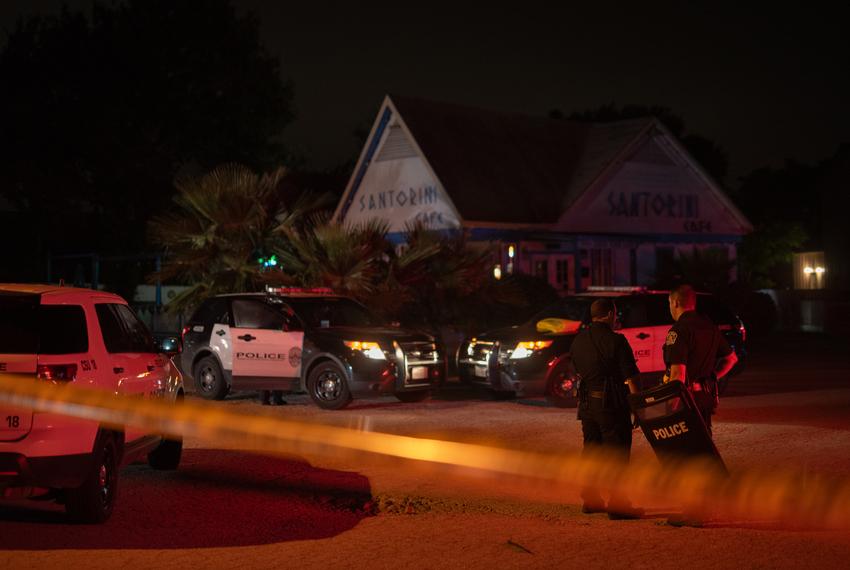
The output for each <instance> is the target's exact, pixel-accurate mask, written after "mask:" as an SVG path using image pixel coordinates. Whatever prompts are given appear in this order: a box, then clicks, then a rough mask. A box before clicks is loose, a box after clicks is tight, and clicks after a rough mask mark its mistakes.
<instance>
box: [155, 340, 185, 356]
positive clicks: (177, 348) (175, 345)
mask: <svg viewBox="0 0 850 570" xmlns="http://www.w3.org/2000/svg"><path fill="white" fill-rule="evenodd" d="M182 350H183V346H182V344H181V343H180V339H179V338H177V337H176V336H167V337H165V338H164V339H162V340H160V341H159V352H162V353H164V354H167V355H168V356H174V355H175V354H180V352H181V351H182Z"/></svg>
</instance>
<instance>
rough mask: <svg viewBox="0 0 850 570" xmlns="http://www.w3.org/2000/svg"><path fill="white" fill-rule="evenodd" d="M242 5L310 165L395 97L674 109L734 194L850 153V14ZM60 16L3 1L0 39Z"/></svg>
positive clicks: (717, 8)
mask: <svg viewBox="0 0 850 570" xmlns="http://www.w3.org/2000/svg"><path fill="white" fill-rule="evenodd" d="M66 3H67V4H68V5H69V6H71V7H80V6H81V7H88V6H89V5H90V1H89V0H81V1H68V2H66ZM235 4H236V5H237V6H239V7H241V8H244V9H249V10H252V11H254V12H255V13H256V14H257V15H258V17H259V19H260V22H261V33H262V35H263V38H264V41H265V44H266V46H267V47H268V49H269V50H270V51H271V52H272V53H274V54H277V55H278V56H279V57H280V59H281V62H282V71H283V73H284V75H285V76H287V77H290V78H291V79H293V80H294V82H295V105H296V113H297V119H296V121H295V122H294V123H293V124H292V125H291V126H290V127H289V128H288V129H287V132H286V133H285V139H286V140H287V141H288V142H289V144H290V145H291V146H292V147H293V148H295V149H296V150H297V151H298V152H300V153H301V154H303V155H305V156H307V157H308V158H310V159H311V164H312V166H315V167H329V166H332V165H334V164H336V163H339V162H342V161H344V160H346V159H349V158H351V157H352V156H353V155H354V154H356V153H357V152H358V151H359V148H358V145H357V141H356V138H355V137H354V136H353V131H354V130H355V128H357V127H358V126H362V127H368V126H370V125H371V122H372V120H373V119H374V116H375V114H376V113H377V110H378V106H379V105H380V102H381V100H382V98H383V95H384V94H385V93H387V92H397V93H402V94H407V95H416V96H420V97H425V98H431V99H437V100H443V101H449V102H456V103H463V104H469V105H475V106H480V107H487V108H493V109H501V110H507V111H518V112H523V113H528V114H534V115H545V114H547V113H548V111H550V110H551V109H555V108H558V109H560V110H562V111H564V112H566V113H569V112H571V111H578V110H583V109H586V108H589V107H596V106H598V105H600V104H603V103H608V102H615V103H618V104H623V103H637V104H646V105H663V106H668V107H670V108H671V109H672V110H673V111H674V112H676V113H678V114H680V115H681V116H682V117H683V118H684V119H685V121H686V124H687V127H688V131H690V132H695V133H699V134H702V135H704V136H707V137H709V138H712V139H714V140H716V141H717V142H718V143H719V144H720V145H721V146H722V147H724V148H725V149H726V150H727V151H728V152H729V154H730V170H731V176H730V177H729V179H728V181H729V182H731V183H733V184H734V181H735V179H736V178H737V176H740V175H742V174H745V173H746V172H748V171H750V170H752V169H754V168H756V167H759V166H764V165H767V164H774V165H776V164H781V162H782V160H783V159H784V158H788V157H790V158H796V159H799V160H803V161H817V160H820V159H823V158H827V157H829V156H831V155H832V154H833V153H834V152H835V150H836V149H837V147H838V145H839V144H840V143H842V142H850V112H848V110H847V104H848V101H850V71H848V70H850V33H848V32H847V21H848V20H847V13H846V12H847V10H846V9H842V8H839V7H834V6H833V5H832V3H830V4H827V3H822V4H821V5H820V6H819V4H820V3H818V2H808V3H800V4H792V5H791V7H789V8H778V7H775V6H770V5H769V4H767V3H764V4H762V7H755V6H752V7H750V6H747V7H741V6H740V4H744V3H740V2H739V3H736V4H738V5H734V6H733V5H732V4H729V5H726V4H724V3H722V2H711V3H706V4H702V3H684V2H641V3H637V2H629V3H623V5H622V6H621V5H619V4H616V3H604V2H583V3H576V2H570V3H560V5H559V6H558V7H554V8H553V7H547V6H546V5H545V4H537V3H534V2H523V3H518V4H516V6H517V7H516V8H514V9H513V10H503V9H495V8H493V7H492V6H493V4H492V3H488V4H483V3H482V4H480V5H477V4H476V5H472V4H471V3H466V2H458V1H455V2H453V3H448V4H443V3H438V2H420V3H402V2H392V3H381V2H339V3H335V2H321V1H311V2H299V3H295V2H276V1H275V2H272V1H261V0H244V1H236V2H235ZM746 4H749V3H746ZM783 4H784V3H783ZM60 5H61V2H60V1H59V0H29V1H24V0H12V1H10V0H4V1H3V2H2V3H0V26H2V28H3V29H7V30H9V29H11V28H12V27H13V25H14V22H15V20H16V18H17V17H18V16H19V15H20V14H32V13H35V12H42V13H44V12H45V11H51V10H53V11H55V10H56V9H58V6H60ZM768 6H770V7H768ZM803 10H805V11H803ZM839 10H840V12H839Z"/></svg>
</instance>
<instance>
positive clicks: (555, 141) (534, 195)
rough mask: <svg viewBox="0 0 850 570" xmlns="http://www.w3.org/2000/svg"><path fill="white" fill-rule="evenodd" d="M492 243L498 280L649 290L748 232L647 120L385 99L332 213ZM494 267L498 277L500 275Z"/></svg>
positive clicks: (395, 228)
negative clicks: (685, 258) (677, 261)
mask: <svg viewBox="0 0 850 570" xmlns="http://www.w3.org/2000/svg"><path fill="white" fill-rule="evenodd" d="M334 217H335V219H336V220H340V221H345V222H348V223H358V222H362V221H366V220H368V219H372V218H380V219H383V220H385V221H386V222H387V223H388V224H389V228H390V237H391V239H397V240H400V239H401V236H402V235H403V232H404V231H405V228H406V227H408V226H410V225H411V224H413V223H416V222H422V223H425V224H426V225H428V226H429V227H431V228H433V229H435V230H444V231H458V230H467V231H468V232H469V234H470V237H471V239H472V240H473V241H486V242H495V243H496V244H497V245H498V251H499V252H500V253H499V259H496V260H494V266H495V267H498V269H499V270H500V272H501V273H506V272H507V273H510V272H513V271H522V272H524V273H531V274H534V275H537V276H540V277H543V278H545V279H547V280H548V281H549V282H550V283H551V284H552V285H553V286H554V287H556V288H557V289H558V290H561V291H577V290H583V289H586V288H587V287H588V286H590V285H641V284H651V283H652V282H653V281H654V279H655V276H656V274H657V272H658V271H660V270H662V269H663V266H664V264H669V263H672V261H673V259H674V258H675V257H676V256H677V255H679V254H681V253H682V252H691V251H693V249H694V248H695V247H697V248H711V249H713V250H716V251H719V252H722V253H723V254H724V255H726V256H727V258H728V259H730V260H733V259H734V258H735V257H736V249H737V247H736V246H737V243H738V242H739V241H740V239H741V237H742V236H743V235H745V234H746V233H748V232H749V231H751V229H752V227H751V225H750V223H749V221H748V220H747V219H746V217H745V216H744V215H743V214H742V213H741V212H740V211H739V210H738V209H737V208H736V207H735V205H734V204H732V202H731V201H730V200H729V199H728V198H727V196H726V195H725V193H724V192H723V190H722V189H721V188H720V187H719V186H718V184H717V183H716V182H715V181H713V180H712V179H711V177H710V176H709V175H707V174H706V172H705V171H704V170H703V169H702V167H700V165H699V164H697V162H696V161H695V160H694V159H693V157H691V156H690V155H689V153H688V152H687V151H686V150H685V149H684V148H683V147H682V145H681V144H680V143H679V142H678V141H677V140H676V138H675V137H674V136H673V135H672V134H671V133H670V132H669V131H668V130H667V129H666V128H665V127H664V125H662V124H661V123H660V122H659V121H657V120H656V119H654V118H646V119H632V120H626V121H618V122H610V123H585V122H576V121H568V120H559V119H548V118H538V117H529V116H525V115H521V114H514V113H504V112H496V111H489V110H483V109H477V108H472V107H466V106H461V105H454V104H447V103H438V102H433V101H425V100H421V99H416V98H410V97H401V96H396V95H388V96H387V97H386V98H385V99H384V102H383V104H382V105H381V109H380V111H379V113H378V117H377V118H376V120H375V123H374V126H373V128H372V131H371V133H370V135H369V138H368V140H367V142H366V145H365V146H364V148H363V150H362V152H361V155H360V158H359V160H358V162H357V166H356V168H355V170H354V173H353V174H352V176H351V179H350V180H349V183H348V185H347V187H346V189H345V192H344V194H343V196H342V198H341V200H340V203H339V205H338V206H337V209H336V212H335V214H334ZM495 267H494V269H495Z"/></svg>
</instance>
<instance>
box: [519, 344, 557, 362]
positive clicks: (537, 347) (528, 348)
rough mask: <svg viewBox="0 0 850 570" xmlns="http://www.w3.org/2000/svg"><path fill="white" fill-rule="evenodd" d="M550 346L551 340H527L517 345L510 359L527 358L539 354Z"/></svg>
mask: <svg viewBox="0 0 850 570" xmlns="http://www.w3.org/2000/svg"><path fill="white" fill-rule="evenodd" d="M550 346H552V341H551V340H528V341H522V342H519V343H517V345H516V348H515V349H513V351H512V352H511V358H512V359H519V358H528V357H529V356H531V355H532V354H534V353H535V352H539V351H541V350H543V349H544V348H549V347H550Z"/></svg>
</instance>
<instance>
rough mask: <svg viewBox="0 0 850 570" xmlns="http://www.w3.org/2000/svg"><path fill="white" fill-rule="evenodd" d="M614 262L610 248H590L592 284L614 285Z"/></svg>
mask: <svg viewBox="0 0 850 570" xmlns="http://www.w3.org/2000/svg"><path fill="white" fill-rule="evenodd" d="M613 275H614V264H613V262H612V258H611V250H610V249H592V250H590V284H591V285H603V286H604V285H613V284H614V279H613Z"/></svg>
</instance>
